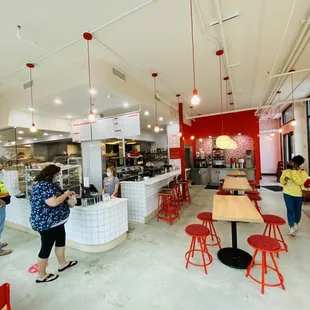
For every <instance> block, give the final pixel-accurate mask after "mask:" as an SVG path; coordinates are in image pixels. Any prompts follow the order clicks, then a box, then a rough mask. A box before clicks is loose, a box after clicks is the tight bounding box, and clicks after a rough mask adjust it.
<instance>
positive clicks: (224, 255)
mask: <svg viewBox="0 0 310 310" xmlns="http://www.w3.org/2000/svg"><path fill="white" fill-rule="evenodd" d="M231 238H232V247H231V248H224V249H221V250H220V251H219V252H218V253H217V257H218V259H219V260H220V261H221V262H222V263H223V264H224V265H226V266H229V267H232V268H236V269H246V268H247V267H248V266H249V265H250V263H251V261H252V256H251V255H250V254H249V253H247V252H245V251H243V250H240V249H238V247H237V222H231Z"/></svg>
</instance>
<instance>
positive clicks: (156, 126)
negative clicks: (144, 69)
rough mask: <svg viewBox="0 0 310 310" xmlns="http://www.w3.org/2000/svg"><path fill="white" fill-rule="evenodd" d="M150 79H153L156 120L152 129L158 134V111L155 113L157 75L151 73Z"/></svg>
mask: <svg viewBox="0 0 310 310" xmlns="http://www.w3.org/2000/svg"><path fill="white" fill-rule="evenodd" d="M152 77H153V79H154V108H155V118H156V125H155V127H154V131H155V132H156V133H158V132H159V131H160V128H159V126H158V111H157V88H156V78H157V77H158V74H157V73H156V72H154V73H152Z"/></svg>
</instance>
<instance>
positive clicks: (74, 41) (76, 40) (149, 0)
mask: <svg viewBox="0 0 310 310" xmlns="http://www.w3.org/2000/svg"><path fill="white" fill-rule="evenodd" d="M154 1H156V0H146V1H145V2H143V3H141V4H139V5H137V6H135V7H134V8H132V9H130V10H129V11H127V12H125V13H123V14H121V15H119V16H117V17H115V18H113V19H111V20H109V21H108V22H106V23H104V24H102V25H100V26H98V27H96V28H94V29H92V30H90V31H89V32H90V33H95V32H96V31H99V30H101V29H103V28H105V27H107V26H109V25H111V24H113V23H115V22H116V21H118V20H120V19H122V18H124V17H126V16H127V15H129V14H131V13H133V12H135V11H137V10H139V9H141V8H143V7H145V6H146V5H148V4H150V3H152V2H154ZM82 38H83V36H82V35H81V36H79V37H77V38H75V39H73V40H71V41H70V42H68V43H66V44H64V45H62V46H60V47H58V48H56V49H55V50H53V51H51V52H49V53H47V54H45V55H43V56H41V57H39V58H37V59H35V60H32V61H31V63H38V62H39V61H41V60H43V59H45V58H47V57H49V56H51V55H53V54H55V53H57V52H59V51H61V50H63V49H65V48H67V47H69V46H70V45H72V44H74V43H76V42H78V41H79V40H81V39H82ZM25 67H26V66H22V67H19V68H18V69H16V70H14V71H12V72H10V73H8V74H6V75H4V76H2V77H1V78H0V81H3V80H5V79H7V78H8V77H10V76H12V75H14V74H15V73H17V72H19V71H21V70H23V69H24V68H25Z"/></svg>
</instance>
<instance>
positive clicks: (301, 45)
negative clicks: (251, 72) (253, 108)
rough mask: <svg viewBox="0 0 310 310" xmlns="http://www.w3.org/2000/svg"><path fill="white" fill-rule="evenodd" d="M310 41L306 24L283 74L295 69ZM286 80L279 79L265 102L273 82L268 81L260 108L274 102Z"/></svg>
mask: <svg viewBox="0 0 310 310" xmlns="http://www.w3.org/2000/svg"><path fill="white" fill-rule="evenodd" d="M292 8H293V6H292ZM290 18H291V14H290ZM290 18H289V20H288V24H289V22H290ZM308 21H310V15H309V17H308ZM288 24H287V25H288ZM286 30H287V29H286ZM307 31H308V32H307ZM285 34H286V32H285ZM283 38H284V37H283ZM309 39H310V31H309V23H305V24H304V25H303V28H302V30H301V32H300V34H299V36H298V38H297V41H296V43H295V44H294V46H293V49H292V51H291V53H290V55H289V57H288V58H287V60H286V62H285V64H284V66H283V67H282V72H283V73H286V72H287V71H289V70H290V69H292V68H293V67H294V65H295V64H296V62H297V61H298V59H299V58H300V56H301V54H302V52H303V51H304V49H305V47H306V46H307V44H308V41H309ZM280 47H281V46H280ZM279 50H280V48H279ZM278 52H279V51H278ZM278 54H280V53H278ZM277 58H278V57H277ZM277 58H276V60H275V61H277V60H278V59H277ZM275 64H276V62H275V63H274V66H273V69H272V71H271V74H273V70H274V67H275ZM286 78H287V76H286V75H284V76H280V79H278V80H277V81H276V84H275V85H274V87H273V90H272V91H271V92H270V95H269V97H268V99H267V100H266V101H265V102H264V98H265V95H266V92H267V87H268V84H269V82H270V80H271V79H270V78H269V79H268V81H267V83H266V85H265V89H264V93H263V96H262V98H261V101H260V104H259V106H260V107H261V106H262V105H263V103H264V104H268V103H270V102H272V101H273V99H274V97H275V96H276V91H278V90H279V89H280V88H281V87H282V86H283V84H284V82H285V79H286Z"/></svg>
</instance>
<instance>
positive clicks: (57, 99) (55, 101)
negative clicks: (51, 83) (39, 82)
mask: <svg viewBox="0 0 310 310" xmlns="http://www.w3.org/2000/svg"><path fill="white" fill-rule="evenodd" d="M54 103H56V104H62V101H61V100H60V99H59V98H56V99H55V100H54Z"/></svg>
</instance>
